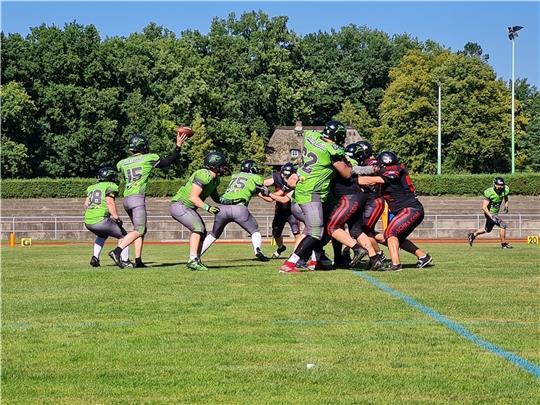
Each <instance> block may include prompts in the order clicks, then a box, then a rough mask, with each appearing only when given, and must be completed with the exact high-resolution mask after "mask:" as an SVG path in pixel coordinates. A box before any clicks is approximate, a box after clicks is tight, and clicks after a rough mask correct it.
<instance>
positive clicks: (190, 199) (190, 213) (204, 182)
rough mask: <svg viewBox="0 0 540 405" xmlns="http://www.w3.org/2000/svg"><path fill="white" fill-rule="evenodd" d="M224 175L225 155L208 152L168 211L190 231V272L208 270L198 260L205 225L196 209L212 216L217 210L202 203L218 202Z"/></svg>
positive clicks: (204, 234)
mask: <svg viewBox="0 0 540 405" xmlns="http://www.w3.org/2000/svg"><path fill="white" fill-rule="evenodd" d="M226 172H227V159H226V158H225V155H223V153H221V152H210V153H208V154H207V155H206V156H205V157H204V169H199V170H197V171H195V173H193V174H192V175H191V177H190V178H189V180H188V181H187V183H186V184H184V185H183V186H182V187H180V189H179V190H178V192H177V193H176V194H175V195H174V197H173V198H172V202H171V208H170V210H171V215H172V217H173V218H174V219H175V220H177V221H178V222H180V223H181V224H182V225H184V226H185V227H186V228H188V229H189V230H190V231H191V235H190V237H189V260H188V263H187V268H188V269H190V270H208V268H207V267H206V266H205V265H204V264H203V263H202V262H201V259H200V257H201V248H202V241H203V240H204V238H205V237H206V226H205V225H204V221H203V220H202V218H201V216H200V215H199V213H198V212H197V208H201V209H203V210H205V211H207V212H209V213H210V214H214V215H216V214H217V213H218V212H219V208H218V207H214V206H211V205H208V204H207V203H205V202H204V200H205V199H206V198H207V197H212V199H213V200H214V201H215V202H219V199H220V195H219V193H218V191H217V187H218V185H219V177H220V176H223V175H224V174H226Z"/></svg>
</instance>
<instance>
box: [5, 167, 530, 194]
mask: <svg viewBox="0 0 540 405" xmlns="http://www.w3.org/2000/svg"><path fill="white" fill-rule="evenodd" d="M196 167H200V166H196ZM261 168H263V166H262V165H261ZM190 174H191V172H186V177H184V178H182V179H159V178H153V179H151V180H150V181H149V183H148V188H147V189H146V195H147V196H148V197H167V196H172V195H174V194H175V193H176V192H177V191H178V188H179V187H180V186H182V185H183V184H184V183H185V181H186V179H187V177H189V175H190ZM495 176H497V175H496V174H477V175H460V174H452V175H450V174H449V175H442V176H435V175H426V174H417V175H412V176H411V177H412V180H413V183H414V185H415V187H416V192H417V193H418V195H435V196H437V195H478V194H480V193H481V192H483V191H484V190H485V189H486V188H488V187H489V186H490V185H491V184H492V182H493V179H494V178H495ZM499 176H502V177H503V178H504V179H505V181H506V183H507V184H508V185H509V186H510V191H511V193H512V194H518V195H540V174H537V173H534V174H533V173H528V174H525V173H523V174H515V175H510V174H500V175H499ZM95 182H96V180H95V179H80V178H69V179H32V180H24V179H20V180H18V179H7V180H6V179H4V180H2V182H1V183H0V185H1V197H2V198H75V197H81V196H84V195H85V192H86V188H87V187H88V186H89V185H91V184H93V183H95ZM228 182H229V177H228V176H225V177H223V178H222V179H221V184H220V186H221V188H220V191H224V188H225V187H226V185H227V184H228ZM122 190H123V185H120V191H122Z"/></svg>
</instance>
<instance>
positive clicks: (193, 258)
mask: <svg viewBox="0 0 540 405" xmlns="http://www.w3.org/2000/svg"><path fill="white" fill-rule="evenodd" d="M197 259H198V257H197V256H189V260H190V261H191V260H197Z"/></svg>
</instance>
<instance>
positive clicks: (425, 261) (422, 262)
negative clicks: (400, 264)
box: [416, 253, 433, 269]
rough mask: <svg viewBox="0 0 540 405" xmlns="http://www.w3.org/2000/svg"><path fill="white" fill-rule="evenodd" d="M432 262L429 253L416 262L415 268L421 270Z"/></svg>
mask: <svg viewBox="0 0 540 405" xmlns="http://www.w3.org/2000/svg"><path fill="white" fill-rule="evenodd" d="M432 261H433V257H431V256H430V254H429V253H426V255H425V256H424V257H422V258H419V259H418V261H417V262H416V268H417V269H423V268H424V267H426V266H427V265H428V264H430V263H431V262H432Z"/></svg>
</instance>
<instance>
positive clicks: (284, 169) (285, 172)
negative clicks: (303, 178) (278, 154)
mask: <svg viewBox="0 0 540 405" xmlns="http://www.w3.org/2000/svg"><path fill="white" fill-rule="evenodd" d="M279 171H280V173H281V175H282V176H283V178H284V179H288V178H289V177H291V175H292V174H293V173H296V168H295V167H294V165H293V164H292V163H291V162H288V163H285V164H284V165H283V166H281V169H279Z"/></svg>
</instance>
